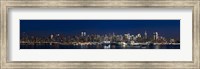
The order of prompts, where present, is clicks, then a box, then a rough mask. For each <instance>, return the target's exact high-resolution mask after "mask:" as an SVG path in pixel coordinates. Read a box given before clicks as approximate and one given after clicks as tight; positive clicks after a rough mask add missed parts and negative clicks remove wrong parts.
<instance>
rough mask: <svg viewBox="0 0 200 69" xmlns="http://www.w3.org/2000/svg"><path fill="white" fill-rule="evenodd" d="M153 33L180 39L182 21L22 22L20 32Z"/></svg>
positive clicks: (77, 33) (74, 33) (73, 33)
mask: <svg viewBox="0 0 200 69" xmlns="http://www.w3.org/2000/svg"><path fill="white" fill-rule="evenodd" d="M145 30H146V32H147V33H148V36H151V35H152V33H153V32H158V33H159V35H161V36H165V37H169V38H178V39H179V38H180V20H20V32H27V33H35V34H43V35H44V34H46V35H49V34H51V33H54V34H55V33H60V34H66V35H79V34H80V32H82V31H85V32H87V34H101V35H102V34H109V33H113V32H114V33H115V34H125V33H130V34H134V35H136V34H138V33H140V34H142V35H143V34H144V32H145Z"/></svg>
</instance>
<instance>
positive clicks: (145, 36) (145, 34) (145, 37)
mask: <svg viewBox="0 0 200 69" xmlns="http://www.w3.org/2000/svg"><path fill="white" fill-rule="evenodd" d="M144 39H147V32H146V31H145V32H144Z"/></svg>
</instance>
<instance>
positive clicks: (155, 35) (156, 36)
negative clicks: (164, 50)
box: [153, 32, 159, 40]
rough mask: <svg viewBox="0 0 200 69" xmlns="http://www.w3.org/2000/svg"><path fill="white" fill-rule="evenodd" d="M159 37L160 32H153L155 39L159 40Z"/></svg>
mask: <svg viewBox="0 0 200 69" xmlns="http://www.w3.org/2000/svg"><path fill="white" fill-rule="evenodd" d="M158 37H159V36H158V32H155V33H153V39H154V40H157V39H158Z"/></svg>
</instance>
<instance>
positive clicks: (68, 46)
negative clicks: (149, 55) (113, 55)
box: [20, 45, 180, 49]
mask: <svg viewBox="0 0 200 69" xmlns="http://www.w3.org/2000/svg"><path fill="white" fill-rule="evenodd" d="M20 49H180V45H163V46H158V45H157V46H116V45H107V46H103V45H90V46H73V45H20Z"/></svg>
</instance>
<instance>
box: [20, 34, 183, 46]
mask: <svg viewBox="0 0 200 69" xmlns="http://www.w3.org/2000/svg"><path fill="white" fill-rule="evenodd" d="M152 34H153V36H148V34H147V32H146V31H145V32H144V33H143V34H140V33H138V34H136V35H133V34H130V33H126V34H123V35H121V34H120V35H117V34H115V33H110V34H104V35H99V34H87V33H86V32H80V34H79V35H73V36H69V35H64V34H51V35H48V36H34V35H30V34H28V33H25V32H24V33H21V36H20V42H21V43H48V42H59V43H65V44H72V43H74V42H76V43H85V42H99V43H100V42H105V41H109V42H112V43H115V42H126V43H128V42H134V43H146V42H152V43H180V40H176V39H174V38H165V37H163V36H159V33H158V32H154V33H152Z"/></svg>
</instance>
